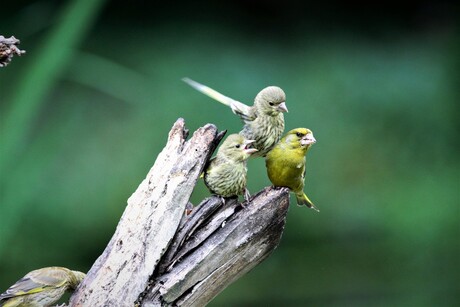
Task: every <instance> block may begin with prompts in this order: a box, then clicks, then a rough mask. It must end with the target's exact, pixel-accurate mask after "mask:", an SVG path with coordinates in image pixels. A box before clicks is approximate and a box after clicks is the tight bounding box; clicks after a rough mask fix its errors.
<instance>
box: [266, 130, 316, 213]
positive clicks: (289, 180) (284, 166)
mask: <svg viewBox="0 0 460 307" xmlns="http://www.w3.org/2000/svg"><path fill="white" fill-rule="evenodd" d="M314 143H316V140H315V138H314V136H313V132H311V130H309V129H306V128H297V129H293V130H291V131H289V132H288V133H287V134H286V135H285V136H284V137H283V138H282V139H281V140H280V141H279V142H278V144H276V146H275V147H274V148H273V149H272V150H271V151H270V152H269V153H268V154H267V156H266V158H265V164H266V166H267V173H268V178H270V181H271V182H272V183H273V185H274V186H276V187H288V188H289V189H290V190H291V191H292V192H294V193H295V196H296V198H297V204H298V205H299V206H301V205H306V206H307V207H309V208H312V209H314V210H316V211H318V212H319V210H318V208H316V207H315V205H313V203H312V202H311V200H310V199H309V198H308V197H307V195H306V194H305V193H304V191H303V188H304V180H305V164H306V155H307V152H308V150H309V149H310V147H311V146H312V145H313V144H314Z"/></svg>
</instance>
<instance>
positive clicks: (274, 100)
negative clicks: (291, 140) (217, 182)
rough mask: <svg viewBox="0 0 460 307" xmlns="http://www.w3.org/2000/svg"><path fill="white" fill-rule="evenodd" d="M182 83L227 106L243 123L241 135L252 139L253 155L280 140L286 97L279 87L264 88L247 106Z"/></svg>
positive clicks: (282, 130)
mask: <svg viewBox="0 0 460 307" xmlns="http://www.w3.org/2000/svg"><path fill="white" fill-rule="evenodd" d="M182 80H183V81H184V82H186V83H187V84H189V85H190V86H192V87H193V88H195V89H196V90H198V91H200V92H202V93H203V94H205V95H207V96H209V97H211V98H213V99H215V100H217V101H219V102H221V103H223V104H225V105H226V106H229V107H230V108H231V109H232V111H233V113H235V114H236V115H238V116H239V117H240V118H241V119H242V120H243V122H244V127H243V130H241V131H240V134H241V135H242V136H244V137H245V138H246V139H248V140H254V144H253V147H254V148H256V149H257V150H258V151H257V152H256V153H255V154H254V155H253V156H257V157H265V155H266V154H267V152H269V151H270V149H272V148H273V146H275V144H276V143H277V142H278V141H279V139H280V138H281V135H282V134H283V132H284V116H283V112H287V111H288V109H287V107H286V94H285V93H284V91H283V90H282V89H281V88H279V87H277V86H269V87H266V88H264V89H263V90H262V91H260V92H259V93H258V94H257V96H256V98H255V100H254V105H253V106H252V107H250V106H247V105H245V104H244V103H241V102H239V101H236V100H234V99H232V98H229V97H227V96H224V95H222V94H221V93H219V92H217V91H215V90H213V89H212V88H210V87H207V86H205V85H203V84H200V83H198V82H196V81H193V80H191V79H189V78H184V79H182Z"/></svg>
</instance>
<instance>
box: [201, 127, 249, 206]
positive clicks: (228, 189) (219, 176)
mask: <svg viewBox="0 0 460 307" xmlns="http://www.w3.org/2000/svg"><path fill="white" fill-rule="evenodd" d="M253 142H254V141H253V140H247V139H245V138H244V137H243V136H242V135H239V134H231V135H229V136H228V137H227V138H226V139H225V141H224V142H223V143H222V145H221V146H220V147H219V150H218V151H217V154H216V156H215V157H214V158H212V159H211V160H210V161H209V164H208V166H207V168H206V169H205V171H204V183H205V184H206V186H207V187H208V189H209V190H210V191H211V193H214V194H216V195H219V196H221V197H232V196H238V195H243V194H244V198H245V200H246V201H248V199H249V192H248V190H247V189H246V174H247V168H246V161H247V159H248V158H249V157H250V156H251V155H252V154H253V153H255V152H257V149H255V148H252V147H250V145H251V144H252V143H253Z"/></svg>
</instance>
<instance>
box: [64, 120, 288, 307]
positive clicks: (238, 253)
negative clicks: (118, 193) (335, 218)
mask: <svg viewBox="0 0 460 307" xmlns="http://www.w3.org/2000/svg"><path fill="white" fill-rule="evenodd" d="M224 133H225V132H224ZM224 133H218V131H217V129H216V127H215V126H214V125H210V124H208V125H206V126H204V127H202V128H200V129H198V130H197V131H196V132H195V133H194V135H193V136H192V138H191V139H190V140H189V141H186V138H187V130H186V129H185V123H184V121H183V119H179V120H177V121H176V123H175V124H174V126H173V127H172V129H171V131H170V133H169V138H168V142H167V145H166V147H165V148H164V149H163V150H162V152H161V153H160V154H159V155H158V157H157V159H156V162H155V164H154V165H153V167H152V168H151V169H150V171H149V172H148V174H147V177H146V178H145V179H144V181H143V182H142V183H141V184H140V185H139V187H138V189H137V190H136V191H135V192H134V193H133V195H132V196H131V197H130V198H129V199H128V205H127V207H126V209H125V211H124V213H123V215H122V217H121V220H120V222H119V224H118V226H117V229H116V231H115V233H114V235H113V237H112V239H111V240H110V242H109V244H108V245H107V247H106V249H105V250H104V252H103V253H102V255H101V256H100V257H99V258H98V259H97V261H96V262H95V263H94V265H93V266H92V268H91V269H90V271H89V272H88V274H87V277H86V278H85V279H84V281H83V282H82V283H81V284H80V286H79V287H78V289H77V290H76V291H75V293H74V294H73V296H72V297H71V300H70V302H69V305H70V306H114V307H116V306H134V305H138V306H139V305H140V306H174V305H175V306H203V305H206V303H208V302H209V301H210V300H211V299H212V298H213V297H215V296H216V295H217V294H218V293H219V292H221V291H222V290H223V289H224V288H225V287H226V286H228V285H229V284H230V283H232V282H233V281H235V280H236V279H237V278H239V277H240V276H242V275H244V274H245V273H247V272H248V271H249V270H250V269H252V268H253V267H254V266H255V265H257V264H258V263H260V262H261V261H263V260H264V259H265V258H266V257H267V256H268V255H269V254H270V253H271V252H272V251H273V250H274V249H275V248H276V246H277V245H278V243H279V240H280V238H281V234H282V232H283V229H284V224H285V218H286V214H287V210H288V206H289V192H288V190H287V189H284V188H282V189H272V188H267V189H265V190H263V191H261V192H259V193H258V194H257V195H255V196H253V197H252V198H251V199H250V200H249V202H248V203H245V204H244V207H243V206H242V204H240V203H239V202H238V200H237V199H223V198H221V197H217V196H212V197H210V198H207V199H205V200H204V201H203V202H202V203H201V204H199V205H198V206H196V207H194V208H193V211H192V213H191V214H188V215H187V214H186V212H187V210H186V207H188V206H187V205H190V204H189V203H188V201H189V198H190V195H191V193H192V191H193V188H194V186H195V184H196V181H197V179H198V177H199V175H200V174H201V172H202V170H203V168H204V166H205V164H206V162H207V161H208V160H209V158H210V156H211V155H212V152H213V151H214V149H215V148H216V146H217V144H218V142H219V141H220V140H221V138H222V137H223V134H224Z"/></svg>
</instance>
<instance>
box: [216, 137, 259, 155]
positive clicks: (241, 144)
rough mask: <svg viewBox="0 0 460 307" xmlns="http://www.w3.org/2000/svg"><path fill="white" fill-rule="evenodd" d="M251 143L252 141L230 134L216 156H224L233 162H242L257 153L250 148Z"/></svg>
mask: <svg viewBox="0 0 460 307" xmlns="http://www.w3.org/2000/svg"><path fill="white" fill-rule="evenodd" d="M252 143H254V140H247V139H245V137H244V136H242V135H239V134H231V135H229V136H228V137H227V138H226V139H225V141H224V143H223V144H222V146H221V147H220V148H219V152H218V153H217V154H218V155H219V154H222V155H225V156H226V157H227V158H228V159H231V160H233V161H244V160H247V159H248V158H249V157H250V156H251V155H252V154H253V153H255V152H256V151H257V149H255V148H252V147H251V144H252Z"/></svg>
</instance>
